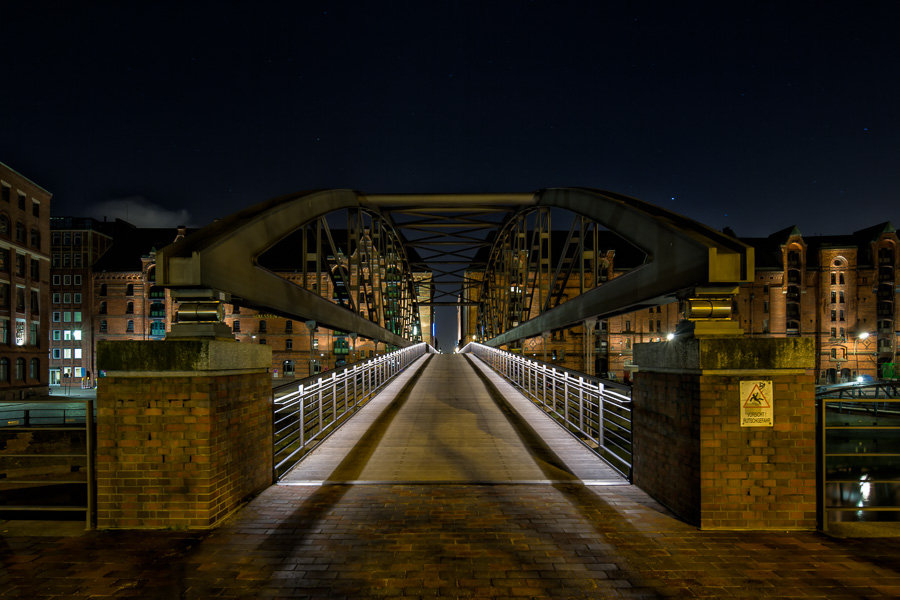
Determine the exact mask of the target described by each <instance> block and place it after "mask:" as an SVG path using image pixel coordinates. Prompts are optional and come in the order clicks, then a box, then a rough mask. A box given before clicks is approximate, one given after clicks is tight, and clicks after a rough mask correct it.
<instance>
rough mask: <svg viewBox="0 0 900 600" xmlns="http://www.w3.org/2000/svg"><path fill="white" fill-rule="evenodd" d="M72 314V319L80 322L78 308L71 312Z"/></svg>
mask: <svg viewBox="0 0 900 600" xmlns="http://www.w3.org/2000/svg"><path fill="white" fill-rule="evenodd" d="M72 316H73V317H74V318H73V319H72V320H73V321H75V322H76V323H81V311H80V310H76V311H75V312H73V313H72Z"/></svg>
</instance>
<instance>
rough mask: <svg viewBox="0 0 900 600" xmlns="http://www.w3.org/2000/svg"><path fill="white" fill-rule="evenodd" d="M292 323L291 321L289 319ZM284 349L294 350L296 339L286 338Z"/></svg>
mask: <svg viewBox="0 0 900 600" xmlns="http://www.w3.org/2000/svg"><path fill="white" fill-rule="evenodd" d="M288 323H290V321H288ZM284 349H285V350H293V349H294V340H292V339H286V340H284Z"/></svg>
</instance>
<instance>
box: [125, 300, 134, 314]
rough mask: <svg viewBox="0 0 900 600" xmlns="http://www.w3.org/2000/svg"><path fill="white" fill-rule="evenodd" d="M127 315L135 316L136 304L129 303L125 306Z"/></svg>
mask: <svg viewBox="0 0 900 600" xmlns="http://www.w3.org/2000/svg"><path fill="white" fill-rule="evenodd" d="M125 314H126V315H133V314H134V302H129V303H128V304H126V305H125Z"/></svg>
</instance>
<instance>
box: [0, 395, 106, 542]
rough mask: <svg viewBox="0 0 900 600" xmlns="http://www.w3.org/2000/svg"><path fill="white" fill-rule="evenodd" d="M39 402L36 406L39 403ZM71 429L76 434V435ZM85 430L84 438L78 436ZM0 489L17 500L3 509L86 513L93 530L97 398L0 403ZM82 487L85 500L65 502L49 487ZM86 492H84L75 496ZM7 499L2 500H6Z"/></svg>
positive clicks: (65, 492)
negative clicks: (77, 406) (1, 444)
mask: <svg viewBox="0 0 900 600" xmlns="http://www.w3.org/2000/svg"><path fill="white" fill-rule="evenodd" d="M58 404H82V405H83V407H82V408H80V409H68V408H55V409H54V408H44V407H42V406H41V405H58ZM35 405H37V407H35ZM73 432H74V433H75V435H74V436H73ZM80 432H83V434H84V440H83V442H81V441H79V440H78V439H77V437H78V434H79V433H80ZM0 436H2V437H3V441H4V442H5V444H4V446H5V450H4V452H3V453H2V454H0V473H2V475H3V478H2V479H0V490H2V492H4V493H3V494H2V495H3V496H6V493H5V492H9V493H10V494H9V495H10V496H11V497H12V498H15V499H16V500H17V502H13V503H6V504H0V511H3V512H8V511H14V512H32V511H34V512H44V511H54V512H61V511H72V512H80V511H84V513H85V528H86V529H91V528H92V525H93V520H94V511H95V489H94V479H95V473H94V471H95V465H94V461H95V430H94V399H93V398H59V399H56V398H53V399H49V398H47V399H44V398H40V399H37V398H29V399H28V400H27V401H18V402H0ZM72 486H75V487H76V488H77V487H79V486H84V488H85V489H84V493H83V497H84V503H83V504H81V503H79V504H77V505H71V504H63V503H62V502H60V501H55V500H54V499H53V494H52V493H48V491H47V490H48V488H52V489H59V490H63V492H62V497H65V496H66V494H67V493H68V492H67V491H66V488H71V487H72ZM77 495H78V496H79V497H80V496H81V495H82V494H81V493H80V492H79V493H78V494H77ZM5 499H6V498H4V500H5Z"/></svg>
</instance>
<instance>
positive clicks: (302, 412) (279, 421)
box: [274, 343, 435, 481]
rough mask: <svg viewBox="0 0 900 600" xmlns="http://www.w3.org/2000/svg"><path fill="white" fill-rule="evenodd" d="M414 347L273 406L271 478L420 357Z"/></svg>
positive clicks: (310, 383) (320, 380)
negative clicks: (272, 463) (273, 465)
mask: <svg viewBox="0 0 900 600" xmlns="http://www.w3.org/2000/svg"><path fill="white" fill-rule="evenodd" d="M429 352H435V350H434V348H432V347H431V346H429V345H428V344H424V343H422V344H416V345H414V346H410V347H408V348H401V349H400V350H396V351H394V352H391V353H389V354H384V355H382V356H378V357H376V358H372V359H369V360H367V361H365V362H361V363H357V364H354V365H351V366H348V367H344V368H343V369H340V370H334V371H331V372H330V373H328V374H324V375H321V376H318V377H311V378H309V379H306V380H304V381H303V382H301V383H300V384H299V386H298V389H297V391H296V392H293V393H291V394H288V395H286V396H282V397H281V398H278V399H277V400H276V401H275V415H274V432H275V435H274V444H275V461H274V462H275V479H276V481H277V480H279V479H281V478H282V477H283V476H284V475H285V474H287V472H288V471H290V470H291V468H292V467H293V466H294V465H295V464H296V463H297V461H299V460H300V459H301V458H303V456H305V455H306V454H307V453H308V452H309V451H310V450H312V449H313V448H314V447H315V446H316V445H318V444H319V443H320V442H321V441H322V440H324V439H325V438H326V437H327V436H328V435H330V434H331V433H332V432H333V431H334V430H335V429H336V428H337V427H339V426H340V425H341V424H342V423H343V422H344V421H346V420H347V419H348V418H350V416H352V415H353V413H354V412H355V411H356V410H358V409H359V408H360V407H361V406H363V405H364V404H365V403H366V402H368V401H369V400H370V399H371V398H372V397H374V396H375V394H377V393H378V392H379V391H381V389H382V388H383V387H384V386H385V384H387V383H388V382H389V381H390V380H391V379H393V378H394V377H396V376H397V375H399V374H400V372H401V371H402V370H403V369H405V368H406V367H407V366H409V365H410V364H412V363H413V362H414V361H415V360H416V359H417V358H419V357H420V356H422V355H423V354H426V353H429Z"/></svg>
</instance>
